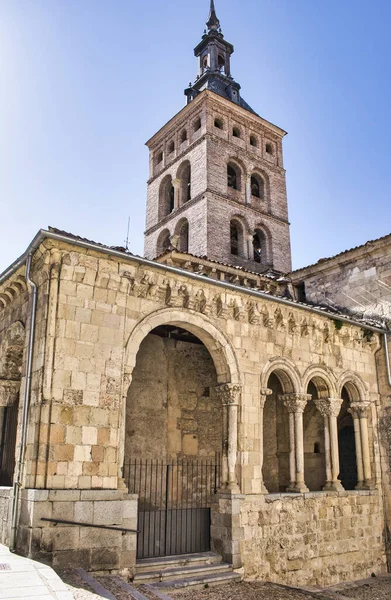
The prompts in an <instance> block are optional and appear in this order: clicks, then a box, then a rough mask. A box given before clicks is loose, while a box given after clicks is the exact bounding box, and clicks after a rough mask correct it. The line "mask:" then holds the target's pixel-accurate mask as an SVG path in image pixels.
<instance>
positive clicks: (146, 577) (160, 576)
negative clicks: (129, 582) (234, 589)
mask: <svg viewBox="0 0 391 600" xmlns="http://www.w3.org/2000/svg"><path fill="white" fill-rule="evenodd" d="M224 572H226V573H230V572H232V566H231V565H229V564H227V563H221V562H220V563H219V562H215V563H211V564H197V565H192V566H189V565H183V566H181V567H174V568H166V569H155V570H153V571H144V572H142V573H136V575H135V576H134V579H133V581H134V583H136V584H140V583H154V582H160V581H166V580H174V579H185V578H188V577H195V576H201V575H210V574H211V573H224Z"/></svg>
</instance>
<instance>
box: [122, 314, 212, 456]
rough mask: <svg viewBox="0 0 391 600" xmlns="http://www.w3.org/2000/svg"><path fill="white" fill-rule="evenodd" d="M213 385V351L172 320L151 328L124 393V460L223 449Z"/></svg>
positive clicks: (203, 453) (186, 454)
mask: <svg viewBox="0 0 391 600" xmlns="http://www.w3.org/2000/svg"><path fill="white" fill-rule="evenodd" d="M216 386H217V372H216V368H215V366H214V363H213V360H212V357H211V355H210V353H209V351H208V350H207V348H206V346H205V345H204V344H203V343H202V341H201V340H200V339H199V338H198V337H197V336H195V335H194V334H192V333H191V332H190V331H188V330H186V329H183V328H182V327H178V326H175V325H160V326H158V327H156V328H155V329H153V330H152V331H151V332H150V333H149V334H148V335H147V336H146V337H145V338H144V339H143V341H142V343H141V345H140V348H139V351H138V353H137V358H136V365H135V368H134V370H133V375H132V382H131V384H130V386H129V391H128V394H127V401H126V429H125V455H124V459H125V463H126V462H127V461H128V460H130V458H132V457H140V458H144V459H164V460H176V459H178V458H179V459H181V458H184V457H186V458H190V457H191V458H196V457H210V456H215V455H216V454H217V453H221V450H222V406H221V402H220V400H219V398H218V397H217V394H216V393H215V388H216Z"/></svg>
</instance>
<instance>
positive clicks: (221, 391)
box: [215, 383, 242, 405]
mask: <svg viewBox="0 0 391 600" xmlns="http://www.w3.org/2000/svg"><path fill="white" fill-rule="evenodd" d="M215 389H216V394H217V396H218V398H220V400H221V402H222V404H223V405H238V404H239V403H240V394H241V391H242V388H241V386H240V385H234V384H232V383H224V384H223V385H219V386H217V387H216V388H215Z"/></svg>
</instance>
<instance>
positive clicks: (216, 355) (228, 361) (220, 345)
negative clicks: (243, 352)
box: [118, 308, 241, 477]
mask: <svg viewBox="0 0 391 600" xmlns="http://www.w3.org/2000/svg"><path fill="white" fill-rule="evenodd" d="M162 325H174V326H178V327H181V328H183V329H186V330H187V331H189V332H190V333H193V334H194V335H195V336H196V337H198V338H199V340H200V341H201V342H202V343H203V344H204V346H205V347H206V349H207V350H208V352H209V354H210V356H211V358H212V361H213V364H214V367H215V370H216V376H217V383H218V384H224V383H231V384H236V385H238V384H240V383H241V380H240V373H239V367H238V363H237V359H236V356H235V353H234V350H233V348H232V346H231V343H230V341H229V340H228V339H227V338H226V337H225V335H224V334H223V333H222V332H221V331H220V329H218V328H217V327H216V326H215V325H214V324H213V323H212V322H211V321H210V320H209V319H208V318H207V317H206V316H205V315H202V314H199V313H195V312H194V311H190V310H183V309H181V310H178V309H175V308H164V309H160V310H158V311H156V312H153V313H151V314H149V315H148V316H146V317H144V319H142V320H141V321H140V322H139V323H137V325H135V327H134V328H133V330H132V332H131V333H130V335H129V338H128V341H127V343H126V346H125V366H124V377H123V392H122V407H121V421H120V423H121V425H120V443H119V462H118V465H119V469H120V471H119V476H120V477H121V468H122V465H123V462H124V457H125V428H126V404H127V395H128V390H129V388H130V385H131V382H132V374H133V370H134V368H135V366H136V358H137V353H138V351H139V348H140V345H141V343H142V342H143V340H144V339H145V338H146V337H147V336H148V334H149V333H151V332H152V331H153V330H154V329H156V328H157V327H159V326H162Z"/></svg>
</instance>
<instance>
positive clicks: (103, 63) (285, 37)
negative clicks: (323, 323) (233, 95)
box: [0, 0, 391, 271]
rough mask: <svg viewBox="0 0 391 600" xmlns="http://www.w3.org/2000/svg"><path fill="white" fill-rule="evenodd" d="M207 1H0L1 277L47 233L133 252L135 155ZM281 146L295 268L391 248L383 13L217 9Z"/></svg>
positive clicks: (296, 1)
mask: <svg viewBox="0 0 391 600" xmlns="http://www.w3.org/2000/svg"><path fill="white" fill-rule="evenodd" d="M208 5H209V1H208V0H198V1H197V2H189V1H187V2H186V1H185V2H184V1H183V0H165V1H163V0H149V1H144V2H135V1H133V0H0V222H1V236H0V271H2V270H3V269H4V268H6V266H7V265H8V264H9V263H11V262H12V261H13V260H14V259H15V258H16V257H17V256H18V255H19V254H21V253H22V252H23V251H24V249H25V248H26V246H27V245H28V243H29V242H30V240H31V239H32V237H33V236H34V234H35V233H36V232H37V231H38V229H40V228H46V227H47V226H48V225H53V226H56V227H58V228H61V229H65V230H67V231H71V232H73V233H76V234H79V235H82V236H84V237H87V238H90V239H93V240H95V241H99V242H102V243H106V244H109V245H122V244H123V243H124V239H125V237H126V229H127V220H128V216H130V218H131V236H130V238H131V241H130V249H131V250H132V251H133V252H135V253H138V254H142V252H143V231H144V219H145V200H146V180H147V178H148V153H147V149H146V148H145V146H144V143H145V141H146V140H147V139H148V138H149V137H151V136H152V135H153V133H154V132H155V131H157V130H158V129H159V128H160V127H161V126H162V125H163V124H164V123H165V122H166V121H168V120H169V119H170V118H171V117H172V116H173V115H174V114H175V113H176V112H178V111H179V110H180V109H181V108H182V107H183V106H184V100H185V98H184V96H183V90H184V88H185V87H186V86H187V84H188V82H189V81H190V80H194V77H195V75H196V59H195V58H194V56H193V48H194V46H195V45H196V44H197V43H198V42H199V40H200V37H201V34H202V31H203V28H204V23H205V20H206V18H207V16H208ZM216 8H217V13H218V16H219V18H220V21H221V24H222V27H223V31H224V34H225V37H226V39H227V40H228V41H230V42H232V43H233V44H234V45H235V54H234V56H233V59H232V72H233V75H234V77H235V79H236V80H237V81H238V82H239V83H240V84H241V85H242V94H243V97H244V98H245V99H246V101H247V102H248V103H249V104H250V105H251V106H252V107H253V108H254V109H255V110H256V111H257V112H258V113H259V114H260V115H261V116H262V117H264V118H265V119H268V120H269V121H272V122H273V123H275V124H277V125H279V126H280V127H282V128H283V129H285V130H286V131H288V133H289V135H288V136H287V137H286V138H285V141H284V151H285V168H286V169H287V183H288V201H289V208H290V210H289V216H290V221H291V224H292V227H291V233H292V254H293V263H294V267H296V268H297V267H300V266H303V265H306V264H310V263H312V262H315V261H316V260H318V259H319V258H321V257H325V256H330V255H333V254H335V253H337V252H339V251H342V250H344V249H347V248H351V247H353V246H355V245H358V244H361V243H364V242H365V241H366V240H368V239H373V238H377V237H380V236H382V235H386V234H387V233H390V232H391V219H390V183H389V177H390V170H391V166H390V164H391V163H390V140H391V135H390V134H391V124H390V115H389V111H390V106H391V77H390V75H391V73H390V71H391V67H390V58H391V36H390V33H389V26H390V22H391V2H389V0H372V1H370V0H365V1H364V0H325V1H320V0H241V1H240V2H239V0H235V1H234V0H216Z"/></svg>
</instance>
